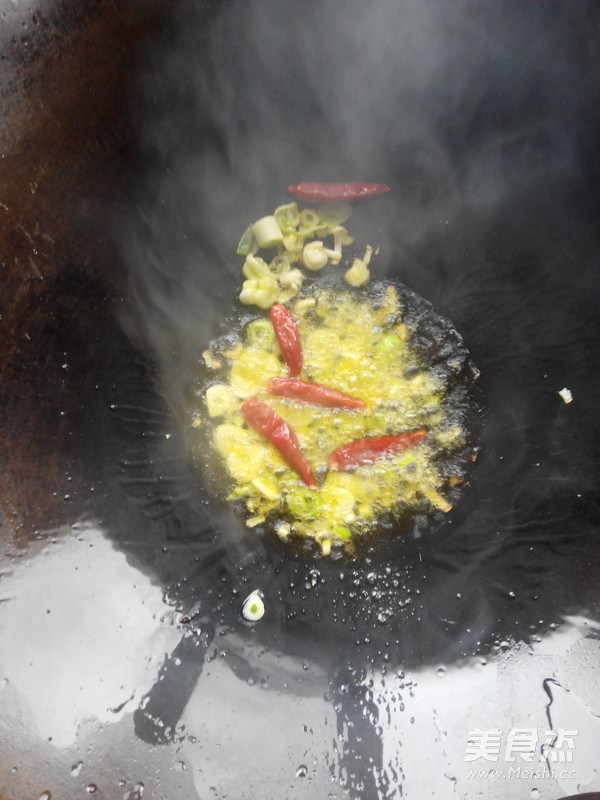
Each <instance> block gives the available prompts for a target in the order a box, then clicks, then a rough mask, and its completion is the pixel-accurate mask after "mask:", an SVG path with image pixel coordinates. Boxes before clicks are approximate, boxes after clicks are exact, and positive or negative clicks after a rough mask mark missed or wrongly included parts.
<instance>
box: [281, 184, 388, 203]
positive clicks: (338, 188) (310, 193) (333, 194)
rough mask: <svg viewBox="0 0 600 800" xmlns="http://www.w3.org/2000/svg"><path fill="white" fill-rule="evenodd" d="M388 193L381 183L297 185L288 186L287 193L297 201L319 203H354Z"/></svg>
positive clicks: (386, 187)
mask: <svg viewBox="0 0 600 800" xmlns="http://www.w3.org/2000/svg"><path fill="white" fill-rule="evenodd" d="M389 191H390V187H389V186H385V184H383V183H359V182H357V181H351V182H349V183H299V184H298V185H297V186H288V192H290V194H294V195H296V197H297V198H298V199H299V200H307V201H308V202H313V201H315V202H320V203H339V202H346V203H354V202H356V201H357V200H367V199H368V198H369V197H377V196H378V195H380V194H385V193H386V192H389Z"/></svg>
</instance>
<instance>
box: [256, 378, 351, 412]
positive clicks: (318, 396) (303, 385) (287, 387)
mask: <svg viewBox="0 0 600 800" xmlns="http://www.w3.org/2000/svg"><path fill="white" fill-rule="evenodd" d="M267 391H268V392H270V393H271V394H274V395H277V396H278V397H288V398H290V399H291V400H302V401H304V402H305V403H312V404H313V405H315V406H323V407H324V408H365V407H366V404H365V402H364V401H363V400H360V399H359V398H358V397H351V396H350V395H348V394H343V393H342V392H338V390H337V389H331V388H330V387H329V386H322V385H321V384H320V383H310V382H309V381H301V380H298V378H272V379H271V380H270V381H269V382H268V383H267Z"/></svg>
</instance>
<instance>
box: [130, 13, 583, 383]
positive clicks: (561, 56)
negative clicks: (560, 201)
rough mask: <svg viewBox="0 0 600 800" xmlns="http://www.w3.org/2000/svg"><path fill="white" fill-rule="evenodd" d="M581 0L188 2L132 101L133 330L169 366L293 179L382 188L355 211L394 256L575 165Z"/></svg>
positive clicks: (217, 314)
mask: <svg viewBox="0 0 600 800" xmlns="http://www.w3.org/2000/svg"><path fill="white" fill-rule="evenodd" d="M587 13H588V6H587V4H585V3H581V4H578V6H577V10H574V9H573V7H572V4H571V6H569V7H567V4H563V6H562V7H558V6H552V7H548V6H544V5H542V6H540V5H537V4H536V5H534V4H527V5H523V6H522V5H520V4H495V5H493V6H492V5H483V6H479V5H474V4H467V3H435V2H434V3H417V2H409V3H400V2H344V3H340V2H327V1H325V2H323V1H322V0H318V2H316V1H314V0H312V1H310V2H303V3H284V2H271V1H270V0H261V1H260V2H233V3H223V4H220V5H219V4H218V5H217V6H216V7H215V8H211V7H209V6H203V5H199V6H197V7H196V8H195V9H194V10H192V11H191V12H190V11H189V10H188V12H185V13H182V17H181V19H180V21H179V23H180V24H179V25H177V26H176V27H175V30H174V32H172V35H170V36H165V41H164V42H163V43H162V45H161V46H160V47H157V48H156V49H155V50H153V51H152V52H151V53H149V55H148V60H147V63H146V64H145V65H144V72H143V74H142V76H141V80H140V90H139V93H138V97H137V109H136V110H135V113H134V120H135V123H136V126H137V127H138V129H139V130H140V131H141V133H140V149H141V151H142V155H143V159H144V160H143V165H144V168H143V174H142V175H141V177H140V178H139V180H138V181H137V182H136V184H135V190H134V193H133V197H132V202H131V205H130V208H129V211H128V213H127V214H126V216H125V225H124V228H125V230H124V235H123V248H124V251H125V254H126V257H127V260H128V263H129V265H130V267H131V297H132V301H133V302H132V305H131V307H130V318H129V329H130V331H132V333H134V334H135V336H136V337H137V338H138V339H139V340H141V341H143V342H145V343H146V344H149V345H150V347H151V348H153V349H154V350H155V351H156V352H157V353H158V354H159V356H160V358H161V361H162V362H163V363H164V364H165V366H166V367H168V368H169V371H170V368H171V367H172V365H173V359H174V357H175V358H176V360H177V359H179V358H184V359H185V354H186V352H187V350H188V345H189V346H190V347H191V348H192V349H193V350H196V348H197V346H198V344H199V343H200V342H201V341H204V342H205V341H206V340H207V339H209V338H210V337H211V335H212V334H213V333H214V329H215V325H216V323H217V322H218V320H219V319H220V318H221V317H222V316H223V315H224V314H225V313H226V312H228V311H230V310H231V309H232V308H233V307H234V304H235V301H236V295H237V292H238V290H239V270H240V264H239V263H238V261H239V260H238V259H236V257H235V255H234V253H235V245H236V244H237V240H238V238H239V235H240V234H241V232H242V231H243V230H244V228H245V227H246V225H247V224H248V223H249V222H251V221H252V220H253V219H256V218H257V217H259V216H260V215H262V214H265V213H268V212H269V211H270V210H271V209H272V208H273V207H274V206H275V205H277V204H279V203H281V202H283V201H285V197H286V194H285V192H286V187H287V185H288V184H290V183H296V182H298V181H301V180H325V181H327V180H348V179H351V180H361V179H364V180H371V181H381V182H385V183H389V184H390V185H391V186H392V189H393V193H392V194H390V195H388V196H387V197H386V199H385V201H378V202H377V203H376V204H374V205H371V206H370V207H369V208H365V209H364V210H363V209H361V210H360V211H358V212H357V213H356V214H355V219H356V224H358V225H359V226H360V224H361V221H362V223H363V224H364V226H365V228H369V229H370V230H369V232H370V234H371V236H373V233H374V232H375V233H376V235H377V236H378V237H379V243H380V244H382V245H384V247H383V257H382V260H383V267H382V268H385V267H386V266H388V267H395V259H396V257H397V250H398V248H397V243H398V242H401V243H402V245H403V246H408V247H414V246H416V245H418V244H419V243H421V244H422V243H423V242H427V241H428V237H430V236H431V234H432V233H435V232H436V231H438V230H439V226H440V225H441V224H444V223H447V222H448V221H449V220H450V221H452V220H453V219H456V218H457V217H458V216H459V215H461V214H464V213H465V212H468V213H475V214H476V215H480V216H481V215H490V214H493V213H495V212H496V211H497V210H498V208H499V207H501V206H502V204H506V203H517V202H519V201H520V200H521V199H523V198H524V197H527V196H530V195H531V193H536V192H547V191H552V189H553V187H556V186H558V185H559V184H560V182H561V181H562V180H563V179H564V178H565V176H570V177H573V176H574V175H577V174H578V172H579V170H580V169H581V161H582V158H583V155H584V152H583V151H584V149H585V142H584V141H582V140H581V130H582V126H581V125H580V124H579V122H578V120H579V118H580V115H581V114H582V112H583V111H584V108H585V105H586V102H587V100H588V98H589V94H590V87H591V83H590V81H591V77H590V76H588V74H587V73H586V70H585V63H584V62H585V59H584V58H582V59H581V64H579V62H577V60H575V62H574V59H573V52H574V50H573V48H574V47H575V46H576V44H577V40H576V37H577V23H578V21H579V19H580V18H583V17H585V15H586V14H587ZM119 225H120V229H121V230H123V219H122V218H121V219H120V220H119ZM395 243H396V244H395ZM170 377H171V378H172V377H173V376H172V375H171V376H170ZM170 382H171V383H172V381H170Z"/></svg>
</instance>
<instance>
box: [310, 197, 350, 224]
mask: <svg viewBox="0 0 600 800" xmlns="http://www.w3.org/2000/svg"><path fill="white" fill-rule="evenodd" d="M317 214H318V215H319V220H320V222H321V225H324V226H326V227H327V228H329V229H331V228H335V227H336V226H337V225H341V224H342V222H346V220H347V219H348V218H349V217H350V215H351V214H352V206H351V205H350V204H349V203H328V204H327V205H322V206H319V208H318V209H317Z"/></svg>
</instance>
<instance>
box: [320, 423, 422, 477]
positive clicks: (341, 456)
mask: <svg viewBox="0 0 600 800" xmlns="http://www.w3.org/2000/svg"><path fill="white" fill-rule="evenodd" d="M425 436H427V431H426V430H423V429H422V428H421V429H419V430H417V431H411V432H407V433H399V434H395V435H391V436H379V437H374V438H372V439H355V440H354V441H353V442H348V444H344V445H342V446H341V447H338V448H337V450H334V451H333V453H331V455H330V456H329V458H328V459H327V465H328V466H329V468H330V469H332V470H334V471H335V472H341V471H343V470H345V469H347V468H348V467H360V466H362V465H363V464H372V463H373V462H375V461H379V459H380V458H387V456H390V455H393V454H394V453H401V452H402V451H403V450H408V448H409V447H414V446H415V445H417V444H419V442H420V441H421V440H422V439H424V438H425Z"/></svg>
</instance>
